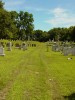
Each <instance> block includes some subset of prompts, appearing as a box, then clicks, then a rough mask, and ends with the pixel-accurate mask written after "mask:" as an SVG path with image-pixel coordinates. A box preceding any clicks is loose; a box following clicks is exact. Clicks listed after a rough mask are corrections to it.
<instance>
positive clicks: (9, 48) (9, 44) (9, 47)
mask: <svg viewBox="0 0 75 100" xmlns="http://www.w3.org/2000/svg"><path fill="white" fill-rule="evenodd" d="M11 47H12V43H11V42H9V43H8V48H7V50H8V51H12V48H11Z"/></svg>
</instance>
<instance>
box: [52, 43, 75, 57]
mask: <svg viewBox="0 0 75 100" xmlns="http://www.w3.org/2000/svg"><path fill="white" fill-rule="evenodd" d="M52 51H62V53H63V55H64V56H67V55H69V54H71V55H73V56H75V45H68V44H65V45H63V44H62V45H58V44H57V43H56V42H54V43H53V45H52Z"/></svg>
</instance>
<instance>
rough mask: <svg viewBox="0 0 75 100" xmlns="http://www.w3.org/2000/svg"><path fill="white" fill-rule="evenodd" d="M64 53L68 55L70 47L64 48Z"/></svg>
mask: <svg viewBox="0 0 75 100" xmlns="http://www.w3.org/2000/svg"><path fill="white" fill-rule="evenodd" d="M63 54H64V56H67V55H68V47H64V48H63Z"/></svg>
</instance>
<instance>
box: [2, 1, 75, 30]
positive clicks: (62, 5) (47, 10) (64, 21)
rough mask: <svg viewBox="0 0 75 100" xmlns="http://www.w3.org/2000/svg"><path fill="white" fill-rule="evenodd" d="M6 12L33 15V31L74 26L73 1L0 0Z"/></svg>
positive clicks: (74, 10)
mask: <svg viewBox="0 0 75 100" xmlns="http://www.w3.org/2000/svg"><path fill="white" fill-rule="evenodd" d="M2 1H3V2H4V3H5V5H4V8H5V9H6V10H8V11H14V10H15V11H17V12H19V11H24V12H29V13H32V14H33V18H34V29H35V30H38V29H40V30H43V31H49V30H50V29H52V28H57V27H70V26H74V25H75V0H2Z"/></svg>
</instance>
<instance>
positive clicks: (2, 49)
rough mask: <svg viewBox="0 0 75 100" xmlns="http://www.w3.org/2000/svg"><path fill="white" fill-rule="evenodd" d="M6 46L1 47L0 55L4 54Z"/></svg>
mask: <svg viewBox="0 0 75 100" xmlns="http://www.w3.org/2000/svg"><path fill="white" fill-rule="evenodd" d="M4 55H5V54H4V48H3V47H0V56H4Z"/></svg>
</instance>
